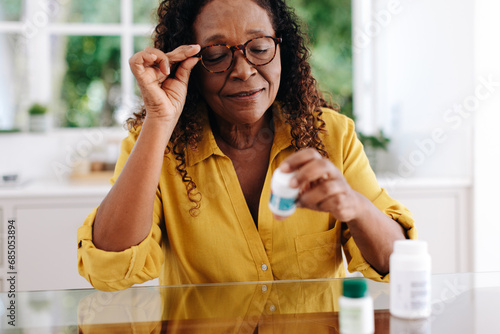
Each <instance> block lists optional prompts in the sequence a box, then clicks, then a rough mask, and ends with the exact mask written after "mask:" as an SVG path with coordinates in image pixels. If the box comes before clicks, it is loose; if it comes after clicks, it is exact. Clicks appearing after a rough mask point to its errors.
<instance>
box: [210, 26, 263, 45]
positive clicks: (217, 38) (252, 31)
mask: <svg viewBox="0 0 500 334" xmlns="http://www.w3.org/2000/svg"><path fill="white" fill-rule="evenodd" d="M246 34H247V35H256V34H262V35H267V34H268V33H267V32H266V31H265V30H264V29H261V28H257V29H250V30H247V31H246ZM224 38H226V36H225V35H222V34H219V33H217V34H213V35H210V36H208V37H207V38H205V39H204V40H203V42H202V45H208V44H210V43H213V42H215V41H220V40H221V39H224Z"/></svg>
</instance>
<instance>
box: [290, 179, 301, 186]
mask: <svg viewBox="0 0 500 334" xmlns="http://www.w3.org/2000/svg"><path fill="white" fill-rule="evenodd" d="M298 186H299V181H297V179H296V178H292V179H291V180H290V187H292V188H297V187H298Z"/></svg>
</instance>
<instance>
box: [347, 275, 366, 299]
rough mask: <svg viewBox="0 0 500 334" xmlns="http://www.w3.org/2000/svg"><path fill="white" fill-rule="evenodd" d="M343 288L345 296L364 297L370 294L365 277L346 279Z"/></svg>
mask: <svg viewBox="0 0 500 334" xmlns="http://www.w3.org/2000/svg"><path fill="white" fill-rule="evenodd" d="M343 288H344V296H345V297H349V298H363V297H366V296H368V286H367V284H366V279H364V278H349V279H344V282H343Z"/></svg>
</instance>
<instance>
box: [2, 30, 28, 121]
mask: <svg viewBox="0 0 500 334" xmlns="http://www.w3.org/2000/svg"><path fill="white" fill-rule="evenodd" d="M25 43H26V39H25V38H23V37H22V36H21V35H18V34H0V59H1V61H0V78H2V79H1V80H0V129H1V130H10V129H13V128H15V127H16V125H17V124H16V123H17V122H16V112H17V111H19V110H21V109H24V108H26V107H27V106H26V105H23V104H22V103H23V102H25V101H26V99H23V98H22V96H23V95H24V96H25V95H26V88H27V87H26V82H28V76H27V71H26V58H25V55H26V49H25V46H26V44H25ZM17 121H21V120H17Z"/></svg>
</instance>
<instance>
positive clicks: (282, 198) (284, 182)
mask: <svg viewBox="0 0 500 334" xmlns="http://www.w3.org/2000/svg"><path fill="white" fill-rule="evenodd" d="M294 175H295V173H283V172H282V171H281V170H280V169H279V168H277V169H276V170H275V171H274V173H273V177H272V178H271V198H270V200H269V208H270V209H271V211H272V212H273V213H274V214H276V215H278V216H281V217H288V216H290V215H291V214H292V213H294V212H295V209H296V207H297V206H296V205H295V201H296V200H297V196H299V188H292V187H290V180H291V179H292V177H293V176H294Z"/></svg>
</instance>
